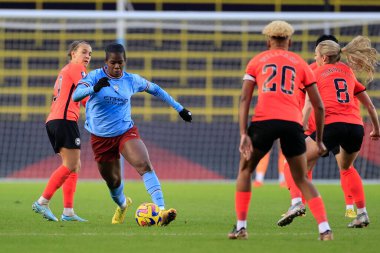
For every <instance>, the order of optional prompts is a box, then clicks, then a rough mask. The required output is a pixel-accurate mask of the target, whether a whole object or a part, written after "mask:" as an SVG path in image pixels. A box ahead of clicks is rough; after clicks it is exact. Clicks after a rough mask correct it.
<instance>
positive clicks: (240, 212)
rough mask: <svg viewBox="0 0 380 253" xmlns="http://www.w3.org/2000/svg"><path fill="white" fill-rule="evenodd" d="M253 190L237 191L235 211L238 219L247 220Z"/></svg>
mask: <svg viewBox="0 0 380 253" xmlns="http://www.w3.org/2000/svg"><path fill="white" fill-rule="evenodd" d="M251 195H252V192H236V193H235V211H236V216H237V219H238V220H247V215H248V208H249V203H250V202H251Z"/></svg>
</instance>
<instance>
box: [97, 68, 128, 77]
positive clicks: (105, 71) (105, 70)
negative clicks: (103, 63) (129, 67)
mask: <svg viewBox="0 0 380 253" xmlns="http://www.w3.org/2000/svg"><path fill="white" fill-rule="evenodd" d="M102 69H103V72H104V73H105V74H106V75H107V77H109V78H110V79H120V78H122V77H123V76H124V71H122V72H121V73H122V75H121V76H120V77H114V76H111V75H110V74H108V71H107V69H106V68H105V67H102Z"/></svg>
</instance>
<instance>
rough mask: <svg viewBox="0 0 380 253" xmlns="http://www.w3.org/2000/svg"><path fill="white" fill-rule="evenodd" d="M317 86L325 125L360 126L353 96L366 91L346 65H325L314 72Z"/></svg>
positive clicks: (357, 105)
mask: <svg viewBox="0 0 380 253" xmlns="http://www.w3.org/2000/svg"><path fill="white" fill-rule="evenodd" d="M314 73H315V76H316V80H317V86H318V90H319V93H320V94H321V98H322V100H323V104H324V105H325V111H326V113H325V124H326V125H327V124H330V123H334V122H345V123H351V124H359V125H362V124H363V121H362V119H361V117H360V112H359V103H358V102H357V101H355V95H357V94H358V93H360V92H363V91H365V90H366V88H365V86H364V85H362V84H361V83H360V82H359V81H358V80H357V79H356V77H355V75H354V73H353V71H352V70H351V68H350V67H349V66H347V65H346V64H341V63H337V64H326V65H323V66H321V67H318V68H317V69H316V70H315V71H314Z"/></svg>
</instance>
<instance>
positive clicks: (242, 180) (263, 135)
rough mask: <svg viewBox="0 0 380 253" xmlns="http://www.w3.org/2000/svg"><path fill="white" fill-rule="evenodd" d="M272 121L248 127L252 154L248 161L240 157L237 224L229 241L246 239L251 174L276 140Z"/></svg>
mask: <svg viewBox="0 0 380 253" xmlns="http://www.w3.org/2000/svg"><path fill="white" fill-rule="evenodd" d="M272 123H273V121H260V122H253V123H251V125H250V126H249V127H248V131H247V132H248V135H249V137H250V140H251V141H252V145H253V153H252V156H251V158H250V159H249V160H246V159H245V158H244V157H243V155H240V162H239V172H238V176H237V179H236V192H235V211H236V216H237V222H236V225H235V226H234V228H233V229H232V231H231V232H230V233H229V234H228V238H229V239H247V238H248V233H247V216H248V210H249V204H250V201H251V195H252V192H251V185H252V182H251V181H252V180H251V179H252V173H253V171H254V170H255V168H256V166H257V165H258V164H259V162H260V160H261V159H262V158H263V157H264V156H265V154H266V153H268V152H269V150H270V149H271V147H272V145H273V142H274V140H275V139H277V136H276V133H275V132H276V130H277V129H276V126H275V125H274V124H272Z"/></svg>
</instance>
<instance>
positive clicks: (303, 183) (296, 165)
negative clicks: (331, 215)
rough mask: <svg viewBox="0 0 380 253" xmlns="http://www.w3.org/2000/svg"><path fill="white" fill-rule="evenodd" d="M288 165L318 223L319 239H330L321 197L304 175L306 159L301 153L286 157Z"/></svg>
mask: <svg viewBox="0 0 380 253" xmlns="http://www.w3.org/2000/svg"><path fill="white" fill-rule="evenodd" d="M287 160H288V162H289V165H290V169H291V172H292V176H293V179H294V181H295V182H296V185H297V187H298V188H299V189H300V190H301V192H302V194H303V196H305V199H306V201H307V204H308V206H309V208H310V211H311V213H312V214H313V216H314V218H315V220H316V221H317V223H318V230H319V233H320V239H321V240H331V239H332V233H331V228H330V226H329V223H328V221H327V215H326V210H325V206H324V203H323V200H322V197H321V196H320V195H319V193H318V191H317V189H316V188H315V187H314V185H313V184H312V183H311V182H310V181H309V180H308V179H307V176H306V171H305V169H302V168H306V159H305V157H304V156H303V155H299V156H294V157H287Z"/></svg>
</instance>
